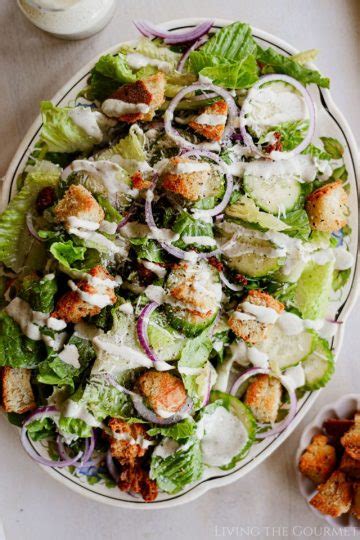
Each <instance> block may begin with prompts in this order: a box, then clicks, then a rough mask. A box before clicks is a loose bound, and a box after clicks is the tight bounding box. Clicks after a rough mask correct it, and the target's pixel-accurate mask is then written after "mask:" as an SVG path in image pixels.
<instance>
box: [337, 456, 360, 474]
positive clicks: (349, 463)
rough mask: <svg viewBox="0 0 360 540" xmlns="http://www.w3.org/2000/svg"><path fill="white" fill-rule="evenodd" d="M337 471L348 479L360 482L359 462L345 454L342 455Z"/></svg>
mask: <svg viewBox="0 0 360 540" xmlns="http://www.w3.org/2000/svg"><path fill="white" fill-rule="evenodd" d="M339 469H340V471H342V472H344V473H345V474H346V476H347V477H348V478H354V479H355V480H360V460H358V459H353V458H352V457H351V456H349V454H347V453H346V452H344V453H343V455H342V458H341V462H340V467H339Z"/></svg>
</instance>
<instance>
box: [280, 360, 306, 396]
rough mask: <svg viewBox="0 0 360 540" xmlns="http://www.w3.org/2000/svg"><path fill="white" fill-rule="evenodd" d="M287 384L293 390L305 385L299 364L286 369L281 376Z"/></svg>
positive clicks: (302, 370)
mask: <svg viewBox="0 0 360 540" xmlns="http://www.w3.org/2000/svg"><path fill="white" fill-rule="evenodd" d="M282 379H284V380H285V381H286V382H287V384H288V385H289V386H290V387H291V388H292V389H293V390H296V388H300V387H301V386H304V384H305V371H304V368H303V367H302V365H301V364H298V365H297V366H293V367H290V368H288V369H287V370H286V371H285V373H284V374H283V375H282Z"/></svg>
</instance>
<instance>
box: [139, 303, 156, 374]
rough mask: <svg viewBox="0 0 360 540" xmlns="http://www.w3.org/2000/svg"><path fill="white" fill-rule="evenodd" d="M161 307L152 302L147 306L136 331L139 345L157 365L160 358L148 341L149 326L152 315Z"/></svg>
mask: <svg viewBox="0 0 360 540" xmlns="http://www.w3.org/2000/svg"><path fill="white" fill-rule="evenodd" d="M158 307H159V304H158V303H157V302H150V303H149V304H147V305H146V306H145V307H144V309H143V310H142V311H141V313H140V315H139V318H138V320H137V322H136V331H137V335H138V339H139V343H140V345H141V346H142V348H143V349H144V351H145V352H146V354H147V355H148V357H149V358H150V360H152V362H154V363H156V362H158V358H157V357H156V355H155V354H154V351H153V350H152V349H151V347H150V345H149V339H148V325H149V319H150V315H151V314H152V312H153V311H155V309H157V308H158Z"/></svg>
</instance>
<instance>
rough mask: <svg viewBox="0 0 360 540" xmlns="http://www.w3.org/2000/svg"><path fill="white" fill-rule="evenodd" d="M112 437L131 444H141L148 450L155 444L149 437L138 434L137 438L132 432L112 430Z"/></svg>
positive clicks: (141, 446)
mask: <svg viewBox="0 0 360 540" xmlns="http://www.w3.org/2000/svg"><path fill="white" fill-rule="evenodd" d="M111 437H112V438H113V439H116V440H117V441H125V442H127V443H129V444H131V445H137V446H140V448H142V449H143V450H146V449H147V448H149V447H150V446H153V445H154V444H155V442H154V441H151V440H149V439H145V437H143V436H142V435H138V436H137V438H136V439H134V437H132V436H131V435H130V433H126V432H122V433H115V432H114V431H112V432H111Z"/></svg>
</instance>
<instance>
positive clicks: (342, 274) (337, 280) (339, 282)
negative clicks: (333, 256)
mask: <svg viewBox="0 0 360 540" xmlns="http://www.w3.org/2000/svg"><path fill="white" fill-rule="evenodd" d="M350 275H351V268H347V269H346V270H335V271H334V276H333V281H332V288H333V289H334V291H338V290H340V289H341V288H342V287H344V286H345V285H346V284H347V282H348V281H349V278H350Z"/></svg>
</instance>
